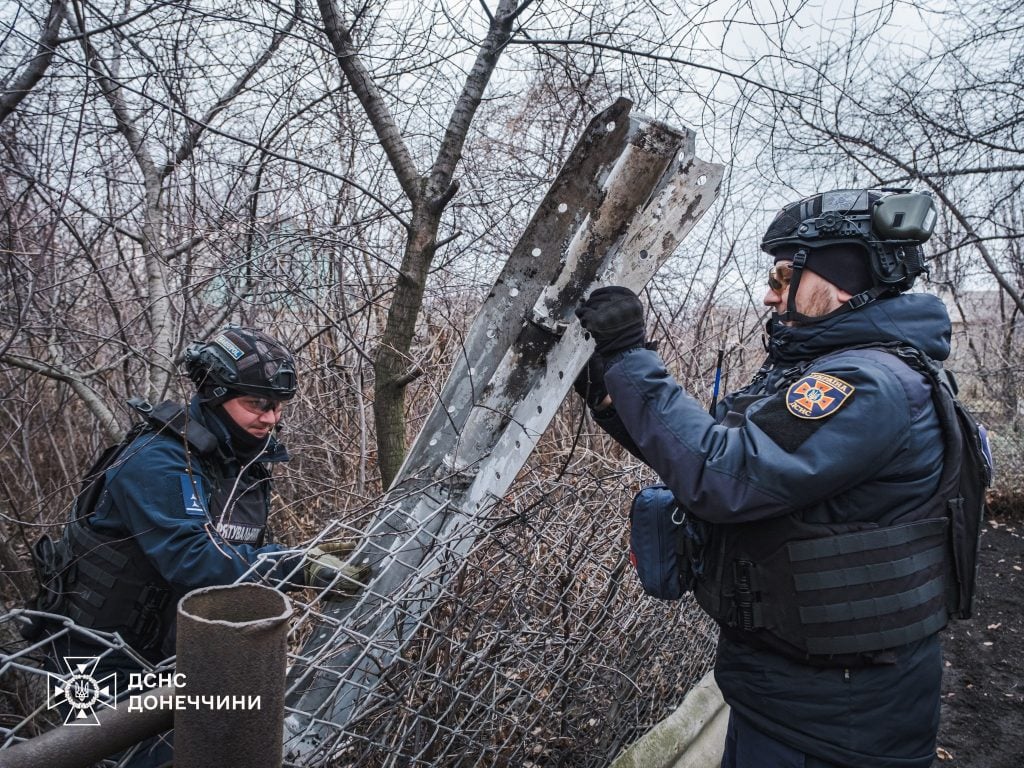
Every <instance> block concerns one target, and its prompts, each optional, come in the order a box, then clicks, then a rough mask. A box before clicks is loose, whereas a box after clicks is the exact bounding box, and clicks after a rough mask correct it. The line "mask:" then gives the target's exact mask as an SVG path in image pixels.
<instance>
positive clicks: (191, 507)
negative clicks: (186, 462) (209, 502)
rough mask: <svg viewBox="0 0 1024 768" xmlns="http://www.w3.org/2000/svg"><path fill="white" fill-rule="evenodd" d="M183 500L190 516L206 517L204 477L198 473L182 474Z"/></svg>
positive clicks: (186, 512) (186, 511)
mask: <svg viewBox="0 0 1024 768" xmlns="http://www.w3.org/2000/svg"><path fill="white" fill-rule="evenodd" d="M180 478H181V501H182V505H183V506H184V509H185V514H186V515H188V516H189V517H206V494H205V493H204V492H203V478H201V477H199V476H198V475H191V476H189V475H180Z"/></svg>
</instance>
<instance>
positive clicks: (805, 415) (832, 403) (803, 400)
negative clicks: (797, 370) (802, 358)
mask: <svg viewBox="0 0 1024 768" xmlns="http://www.w3.org/2000/svg"><path fill="white" fill-rule="evenodd" d="M853 392H854V387H853V386H852V385H850V384H847V383H846V382H845V381H843V380H842V379H837V378H836V377H835V376H829V375H828V374H827V373H809V374H807V375H806V376H804V377H803V378H801V379H800V380H798V381H797V382H795V383H794V384H793V385H792V386H791V387H790V388H789V391H788V392H786V410H788V411H789V412H790V413H791V414H793V415H794V416H797V417H799V418H801V419H823V418H825V417H826V416H831V415H832V414H833V413H835V412H836V411H838V410H839V409H840V408H841V407H842V405H843V403H845V402H846V401H847V400H849V399H850V396H851V395H852V394H853Z"/></svg>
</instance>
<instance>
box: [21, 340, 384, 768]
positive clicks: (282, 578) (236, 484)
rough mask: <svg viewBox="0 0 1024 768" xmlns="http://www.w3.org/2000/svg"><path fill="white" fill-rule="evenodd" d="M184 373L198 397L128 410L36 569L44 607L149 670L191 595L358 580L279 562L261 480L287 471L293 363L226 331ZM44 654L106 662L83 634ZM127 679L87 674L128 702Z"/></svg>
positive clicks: (117, 665)
mask: <svg viewBox="0 0 1024 768" xmlns="http://www.w3.org/2000/svg"><path fill="white" fill-rule="evenodd" d="M185 366H186V369H187V373H188V376H189V378H190V379H191V380H192V381H193V382H194V383H195V385H196V389H197V391H196V393H195V395H194V396H193V397H192V399H191V402H190V403H189V404H188V405H187V406H184V407H183V406H181V405H178V404H175V403H172V402H166V403H163V404H162V405H160V406H157V407H156V408H151V407H150V406H149V405H148V404H138V403H137V404H136V408H138V409H139V410H140V411H141V412H142V413H143V414H144V415H146V417H147V421H146V423H145V424H144V425H140V427H141V428H140V429H137V430H135V431H134V433H132V434H130V436H129V438H128V440H127V442H126V443H122V444H121V445H120V446H118V447H116V449H114V452H113V454H108V455H107V456H106V457H105V458H104V459H101V465H100V466H99V467H98V469H100V470H102V472H101V473H98V474H95V475H94V474H93V473H90V475H93V476H92V477H90V478H87V479H86V482H85V483H84V484H83V491H82V493H81V494H80V495H79V496H78V498H77V499H76V500H75V505H74V509H73V511H72V516H71V519H70V521H69V522H68V524H67V525H66V526H65V529H64V534H63V538H62V540H61V541H60V542H58V543H57V544H56V545H54V549H55V550H56V553H55V554H54V555H52V556H51V557H49V558H48V560H49V561H50V563H51V566H52V567H51V570H50V572H49V573H46V572H45V571H46V569H45V568H44V569H43V570H44V574H43V578H42V581H43V592H42V593H41V596H40V602H42V603H43V605H42V606H40V607H44V608H45V610H47V611H49V612H51V613H58V614H63V615H65V616H67V617H69V618H70V619H72V620H73V621H74V622H75V623H76V624H77V625H79V626H81V627H85V628H87V629H92V630H99V631H102V632H117V633H119V634H120V636H121V637H122V638H123V639H124V640H125V641H126V642H127V643H128V644H129V645H130V646H131V647H132V649H133V650H134V651H136V652H137V653H139V654H140V655H141V656H142V657H144V658H145V659H147V660H148V661H150V662H152V663H156V662H159V661H160V660H162V659H164V658H167V657H168V656H171V655H173V654H174V634H175V633H174V627H175V615H176V609H177V604H178V601H179V600H180V599H181V598H182V597H183V596H184V595H185V594H186V593H188V592H189V591H191V590H193V589H197V588H200V587H208V586H214V585H222V584H230V583H233V582H235V581H237V580H239V579H242V578H243V577H247V578H250V579H257V578H266V579H267V580H268V581H269V582H270V583H272V584H273V583H280V582H285V586H286V587H287V588H299V587H303V586H312V587H318V588H321V589H324V588H330V589H331V590H333V591H336V592H339V593H342V594H351V593H353V592H354V591H356V590H357V589H358V588H359V586H360V584H359V583H358V582H359V579H360V578H362V577H364V576H365V575H366V574H365V573H364V569H363V568H359V567H354V566H350V565H346V564H344V563H343V562H342V560H341V559H339V558H338V557H336V556H335V554H336V553H341V552H345V551H348V550H350V549H351V546H349V545H344V546H334V547H329V546H323V547H320V548H314V549H311V550H309V551H308V552H307V553H305V554H304V555H303V554H292V555H290V556H276V555H277V553H279V552H283V551H285V550H286V549H287V548H286V547H284V546H282V545H280V544H275V543H273V542H272V541H271V536H270V534H269V532H268V525H267V517H268V514H269V512H270V499H271V473H270V469H269V467H270V466H271V465H273V464H276V463H278V462H283V461H287V460H288V454H287V452H286V451H285V448H284V446H283V445H282V444H281V443H279V442H278V441H277V439H276V437H275V432H276V431H277V429H278V426H279V422H280V420H281V417H282V413H283V410H284V405H285V403H286V402H287V401H288V400H291V399H292V398H293V397H294V396H295V393H296V387H297V377H296V370H295V362H294V359H293V357H292V354H291V353H290V352H289V351H288V350H287V349H286V348H285V347H284V346H282V345H281V344H280V343H279V342H277V341H276V340H275V339H273V338H271V337H270V336H268V335H267V334H266V333H264V332H262V331H260V330H256V329H252V328H241V327H234V326H230V327H228V328H226V329H224V330H223V331H221V332H220V333H218V334H216V335H215V336H213V337H212V338H211V339H210V340H208V341H205V342H200V343H195V344H192V345H191V346H190V347H189V348H188V349H187V351H186V354H185ZM103 463H106V464H107V466H105V467H103V466H102V464H103ZM303 557H305V558H306V560H305V562H303ZM247 574H248V576H247ZM52 645H53V646H54V647H53V657H54V658H53V659H52V662H53V665H54V666H56V667H57V668H58V669H57V671H59V672H61V671H66V670H61V669H60V667H61V666H62V663H63V661H62V657H96V656H99V655H100V654H101V653H102V652H103V651H105V650H106V648H105V647H104V646H100V645H97V644H95V643H90V642H89V641H88V640H86V639H84V636H83V635H82V634H81V633H72V634H71V635H68V636H66V637H61V638H57V639H55V640H54V641H53V643H52ZM132 671H135V672H137V671H139V669H138V667H137V666H135V665H134V664H132V662H131V661H130V660H129V659H127V658H126V657H124V656H121V655H116V654H108V655H106V656H105V657H104V658H103V659H102V660H101V662H100V666H99V667H98V668H97V670H96V673H95V674H96V675H99V676H102V675H105V674H110V673H111V672H115V673H117V675H118V678H117V689H118V692H119V693H122V694H123V693H124V692H126V690H127V683H128V675H129V674H130V673H131V672H132ZM169 756H170V753H169V750H168V749H167V748H166V746H164V748H162V749H160V748H157V749H152V750H151V754H150V750H148V749H147V756H146V757H139V758H137V759H136V760H134V761H132V762H130V763H129V764H130V765H132V766H142V765H159V764H162V763H163V762H165V761H166V760H167V759H169Z"/></svg>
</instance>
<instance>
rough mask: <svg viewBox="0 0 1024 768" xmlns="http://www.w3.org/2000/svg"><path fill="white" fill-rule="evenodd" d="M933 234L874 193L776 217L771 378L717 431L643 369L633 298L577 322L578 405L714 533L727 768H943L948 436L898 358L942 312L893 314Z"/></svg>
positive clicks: (593, 300)
mask: <svg viewBox="0 0 1024 768" xmlns="http://www.w3.org/2000/svg"><path fill="white" fill-rule="evenodd" d="M934 221H935V208H934V203H933V202H932V200H931V198H930V197H928V196H927V195H922V194H907V193H905V192H901V193H898V194H888V193H887V192H886V191H875V190H836V191H832V192H826V193H823V194H817V195H814V196H812V197H809V198H806V199H804V200H800V201H798V202H795V203H792V204H790V205H787V206H786V207H785V208H784V209H783V210H782V211H780V212H779V214H778V215H777V216H776V217H775V219H774V221H773V222H772V223H771V225H770V226H769V228H768V230H767V232H766V233H765V236H764V238H763V240H762V243H761V248H762V249H763V250H764V251H766V252H767V253H769V254H771V255H772V257H773V258H774V262H775V263H774V266H773V267H772V268H771V269H770V271H769V273H768V290H767V293H766V294H765V297H764V303H765V304H766V305H767V306H768V307H770V308H771V309H772V311H773V315H772V317H771V320H770V321H769V323H768V341H767V347H768V358H767V361H766V362H765V364H764V366H763V367H762V368H761V370H760V371H759V372H758V373H757V375H756V376H755V377H754V379H753V380H752V381H751V383H750V384H749V385H747V386H746V387H745V388H743V389H741V390H739V391H738V392H735V393H733V394H731V395H729V396H727V397H726V398H724V399H723V400H722V401H721V402H720V403H719V404H718V405H717V406H716V408H715V410H714V413H713V414H710V415H709V414H708V413H707V412H706V410H705V409H704V407H703V406H702V405H701V404H700V403H698V402H697V400H695V399H694V398H693V397H691V396H690V395H688V394H687V393H686V392H685V391H684V390H683V389H682V388H681V387H680V386H679V385H678V384H677V383H676V382H675V381H674V380H673V379H672V377H671V376H670V375H669V373H668V372H667V371H666V369H665V366H664V364H663V363H662V361H661V359H660V358H659V356H658V354H657V353H656V352H654V351H652V350H650V349H648V348H646V338H645V330H644V329H645V326H644V317H643V307H642V305H641V303H640V301H639V299H638V298H637V297H636V296H635V295H634V294H633V293H632V292H631V291H629V290H628V289H625V288H620V287H610V288H601V289H598V290H596V291H594V293H593V294H592V295H591V296H590V298H589V299H588V300H587V301H586V302H585V303H584V304H583V305H582V306H581V307H580V309H579V310H578V311H577V314H578V316H579V317H580V320H581V322H582V324H583V326H584V328H585V329H586V330H587V331H588V332H589V333H590V334H591V335H592V336H593V338H594V340H595V342H596V356H595V360H593V361H592V362H591V364H590V365H589V366H588V369H587V371H589V381H588V380H587V373H586V371H585V373H584V375H583V376H582V377H581V380H578V382H577V390H578V391H579V392H580V393H581V394H583V395H584V397H585V398H586V400H587V402H588V404H590V406H591V408H592V409H593V411H594V414H595V418H596V420H597V421H598V423H599V424H601V425H602V427H604V428H605V429H606V431H608V432H609V433H610V434H611V435H612V436H613V437H615V438H616V439H617V440H619V441H620V442H621V443H623V445H625V446H626V447H627V448H628V449H629V450H631V451H632V452H633V453H635V454H636V455H637V456H639V457H641V458H642V459H643V460H644V461H645V462H646V463H647V464H649V465H650V466H651V467H652V468H653V469H654V470H655V471H656V472H657V473H658V474H659V475H660V477H661V478H662V480H663V481H664V483H665V485H667V486H668V488H669V489H670V490H671V492H672V495H674V497H675V500H676V503H678V504H679V505H680V506H681V507H683V508H684V509H685V510H686V511H687V513H688V514H689V515H691V516H693V517H695V518H697V519H699V520H701V521H704V522H705V523H706V524H707V526H706V537H707V540H706V541H705V543H704V549H703V560H704V563H703V566H704V567H703V571H702V574H701V575H700V576H699V577H698V578H697V580H696V584H695V586H694V593H695V597H696V598H697V601H698V603H699V604H700V605H701V606H702V608H703V609H704V610H705V611H707V612H708V613H709V614H710V615H711V616H712V617H713V618H714V619H715V620H716V622H717V623H718V624H719V626H720V630H721V631H720V639H719V644H718V650H717V658H716V665H715V677H716V680H717V682H718V685H719V687H720V689H721V691H722V694H723V696H724V698H725V700H726V702H727V703H728V704H729V705H730V707H731V714H730V720H729V727H728V735H727V737H726V744H725V750H724V756H723V760H722V766H723V768H773V767H778V766H794V767H795V766H803V767H804V768H837V767H839V766H850V767H853V766H858V767H859V766H872V768H928V766H930V765H931V764H932V761H933V759H934V756H935V742H936V733H937V730H938V722H939V695H940V683H941V675H942V666H941V655H940V647H939V638H938V631H939V630H940V629H941V628H942V627H943V626H944V625H945V623H946V620H947V614H946V606H945V590H944V585H945V581H944V579H945V574H946V572H947V569H948V567H949V563H948V557H949V555H948V552H949V539H948V533H947V530H946V529H947V527H948V526H947V525H946V520H945V518H944V517H943V513H942V512H941V511H938V512H937V509H938V510H941V506H940V504H939V500H937V499H936V498H935V497H936V495H937V493H938V487H939V481H940V475H941V473H942V467H943V435H942V428H941V424H940V421H939V419H938V416H937V413H936V410H935V407H934V405H933V401H932V397H931V389H930V386H929V383H928V381H927V379H926V377H925V376H924V375H922V374H921V373H920V372H918V371H917V370H915V369H914V368H913V367H911V366H910V365H908V364H907V363H905V362H904V361H903V360H902V359H901V358H900V357H899V356H898V355H897V354H894V353H893V349H895V347H896V345H902V346H903V348H905V349H906V348H913V349H915V350H918V351H919V352H921V353H923V354H924V355H927V356H928V357H930V358H932V359H933V360H937V361H941V360H944V359H945V358H946V357H947V356H948V354H949V342H950V321H949V317H948V315H947V313H946V310H945V307H944V306H943V304H942V302H941V301H940V300H939V299H938V298H936V297H934V296H931V295H927V294H909V293H905V291H907V289H909V288H910V287H911V286H912V284H913V282H914V278H915V277H916V276H917V275H918V274H920V273H921V272H923V271H924V264H923V259H922V255H921V249H920V244H921V243H923V242H924V241H925V240H927V238H928V237H929V236H930V234H931V231H932V228H933V226H934ZM883 346H888V347H889V348H888V349H883V348H881V347H883Z"/></svg>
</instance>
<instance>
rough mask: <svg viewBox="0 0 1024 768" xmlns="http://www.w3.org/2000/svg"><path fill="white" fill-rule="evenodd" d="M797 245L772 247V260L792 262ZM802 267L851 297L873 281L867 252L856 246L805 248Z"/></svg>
mask: <svg viewBox="0 0 1024 768" xmlns="http://www.w3.org/2000/svg"><path fill="white" fill-rule="evenodd" d="M797 250H798V248H797V247H796V246H795V245H781V246H779V247H778V248H776V249H774V250H773V252H772V256H774V257H775V263H778V262H780V261H792V260H793V256H794V255H795V254H796V252H797ZM806 250H807V263H806V264H804V268H805V269H809V270H810V271H811V272H814V273H815V274H817V275H819V276H820V277H823V278H825V279H826V280H828V281H829V282H830V283H832V285H834V286H836V287H837V288H840V289H842V290H844V291H846V292H847V293H849V294H850V295H852V296H856V295H857V294H858V293H863V292H864V291H866V290H868V288H871V287H872V286H873V285H874V284H875V281H874V279H873V278H872V277H871V267H870V266H868V255H867V253H866V252H865V251H863V250H862V249H860V248H857V247H856V246H850V245H825V246H822V247H821V248H807V249H806Z"/></svg>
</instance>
